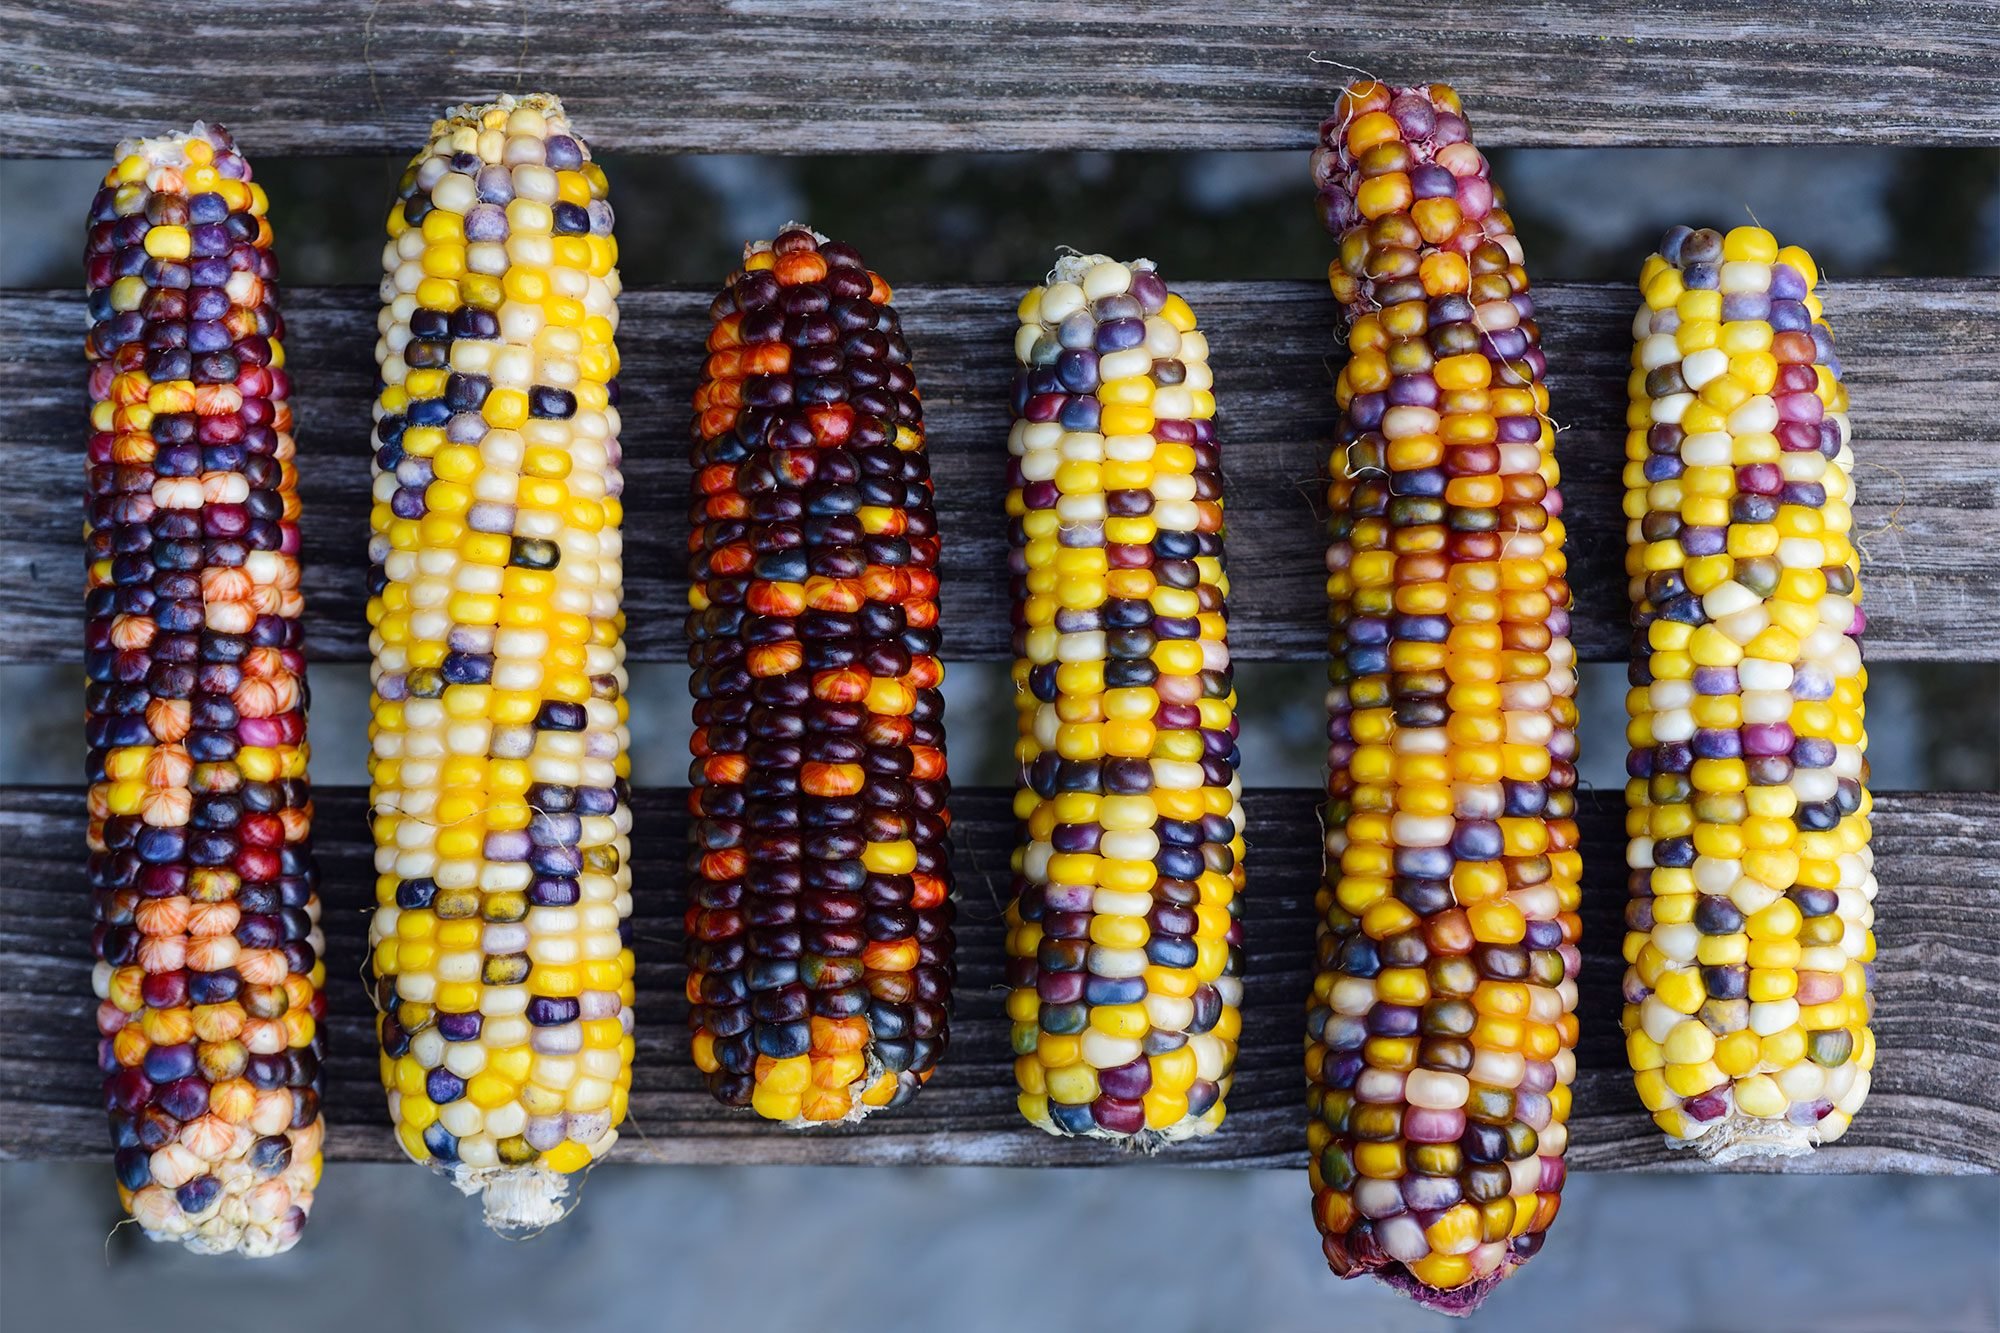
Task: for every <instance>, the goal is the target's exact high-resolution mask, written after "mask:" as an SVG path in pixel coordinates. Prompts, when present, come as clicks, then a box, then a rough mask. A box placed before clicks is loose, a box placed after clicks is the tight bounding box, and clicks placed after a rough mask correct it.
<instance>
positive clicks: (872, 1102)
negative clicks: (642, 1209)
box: [687, 225, 953, 1125]
mask: <svg viewBox="0 0 2000 1333" xmlns="http://www.w3.org/2000/svg"><path fill="white" fill-rule="evenodd" d="M889 302H890V291H889V287H888V284H887V283H885V282H883V281H882V279H881V278H880V277H879V276H877V275H876V274H874V273H871V272H869V271H868V269H867V268H866V267H865V266H864V265H863V264H862V262H861V258H860V256H859V255H857V254H856V253H855V251H854V250H853V248H852V247H850V246H846V245H842V244H839V243H838V242H833V241H828V240H827V239H825V238H824V237H822V236H819V235H818V234H817V233H815V232H812V231H810V230H808V229H806V228H804V227H801V226H797V225H794V226H790V227H787V228H786V229H785V230H784V231H782V232H780V233H779V235H778V236H777V238H776V239H775V240H774V241H767V242H760V243H758V244H755V245H752V246H749V247H748V248H747V249H746V251H745V255H744V264H743V267H742V269H741V270H739V271H738V272H736V273H735V274H733V275H732V276H731V277H730V280H729V284H728V286H727V287H726V288H725V289H724V290H723V292H722V293H721V295H719V296H718V297H716V299H715V303H714V306H713V307H712V309H713V314H714V319H715V324H714V328H713V330H712V331H711V332H710V334H709V339H708V360H707V362H706V364H705V366H704V369H703V372H702V381H701V385H700V387H699V388H698V389H697V391H696V393H695V404H694V405H695V420H694V432H693V433H694V444H693V448H692V451H691V460H692V462H693V465H694V474H695V475H694V494H693V508H692V512H691V514H690V519H691V523H692V532H691V534H690V539H689V551H690V554H689V569H688V572H689V578H690V582H691V585H692V586H691V588H690V590H689V604H690V606H691V607H692V610H691V611H690V613H689V615H688V618H687V633H688V641H689V654H688V660H689V664H690V665H691V666H692V667H693V668H694V670H693V675H692V676H691V678H690V687H691V689H692V691H693V694H694V698H695V706H694V722H695V731H694V738H693V749H694V762H693V765H692V767H691V769H690V773H689V784H690V786H691V787H692V789H693V790H692V791H691V792H690V793H689V805H690V809H691V811H692V813H693V815H694V826H693V852H692V855H691V857H690V862H689V865H690V870H691V872H692V876H693V878H692V883H691V887H690V892H689V898H690V902H689V906H688V913H687V961H688V979H687V997H688V1003H689V1005H690V1016H689V1021H690V1023H691V1025H692V1027H693V1030H694V1038H693V1053H694V1060H695V1064H696V1065H697V1066H698V1067H699V1068H700V1069H701V1071H702V1073H703V1075H704V1076H705V1077H706V1078H707V1080H708V1085H709V1088H710V1090H711V1091H712V1092H714V1094H715V1096H716V1097H717V1098H718V1099H720V1100H721V1101H723V1102H724V1103H726V1104H729V1105H733V1106H742V1105H748V1106H750V1107H752V1108H754V1109H755V1110H756V1112H757V1113H758V1114H759V1115H761V1116H764V1117H765V1118H767V1119H771V1120H777V1121H782V1122H786V1123H789V1124H794V1125H814V1124H824V1123H827V1122H830V1121H840V1120H851V1119H858V1118H859V1117H861V1116H863V1115H866V1114H867V1113H868V1112H869V1111H871V1110H874V1109H877V1108H880V1107H887V1106H898V1105H901V1104H903V1103H904V1102H906V1101H908V1100H909V1099H910V1098H911V1097H913V1096H915V1095H916V1092H917V1089H918V1088H919V1087H920V1086H922V1084H923V1083H924V1081H925V1080H927V1079H928V1078H929V1077H930V1075H931V1073H932V1071H933V1069H934V1068H935V1067H936V1064H937V1061H938V1058H939V1056H940V1055H942V1054H943V1052H944V1047H945V1041H946V1037H947V1035H948V1034H947V1026H946V1025H947V1019H948V1015H949V1008H950V1003H951V984H952V975H953V960H952V955H953V937H952V930H951V922H952V910H953V909H952V901H951V891H952V879H951V859H950V847H949V845H948V842H947V833H948V830H949V827H950V819H951V817H950V813H949V811H948V810H947V808H946V798H947V796H948V794H949V792H950V785H949V783H948V782H947V781H946V777H945V738H944V726H943V715H944V699H943V695H942V694H941V693H940V692H939V689H938V685H939V682H940V681H941V680H942V679H943V678H944V668H943V666H942V664H941V663H940V662H939V660H938V647H939V637H938V626H937V587H938V581H937V556H938V534H937V519H936V515H935V514H934V512H933V508H932V501H931V477H930V460H929V457H928V455H927V454H926V452H925V449H924V425H923V406H922V402H921V400H920V399H919V397H918V394H917V387H916V375H915V372H914V371H913V370H912V368H911V365H910V353H909V348H908V346H907V345H906V344H905V343H904V341H903V335H902V329H901V324H900V322H899V320H898V318H897V315H896V310H895V307H894V306H892V305H891V304H890V303H889Z"/></svg>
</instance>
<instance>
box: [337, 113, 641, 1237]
mask: <svg viewBox="0 0 2000 1333" xmlns="http://www.w3.org/2000/svg"><path fill="white" fill-rule="evenodd" d="M605 196H606V185H605V179H604V173H603V171H602V170H601V169H600V168H599V167H598V166H597V165H596V164H594V163H593V162H591V161H590V157H589V152H588V150H587V149H586V148H585V146H584V145H583V144H582V143H581V142H580V141H579V140H578V139H577V138H576V137H575V136H574V135H573V134H572V133H571V131H570V128H569V124H568V121H567V118H566V117H565V116H564V114H563V110H562V107H561V104H560V103H559V102H557V101H556V100H555V99H553V98H547V97H530V98H526V99H522V100H519V101H516V100H515V99H513V98H511V97H506V98H502V99H500V101H498V102H497V103H494V104H492V105H489V106H484V107H461V108H458V109H456V110H455V111H453V112H452V113H451V114H450V115H449V116H448V117H447V118H445V119H443V120H440V121H439V122H437V124H436V125H435V126H434V128H433V131H432V141H431V143H430V145H429V146H428V147H427V148H425V149H424V150H423V151H422V152H420V153H419V154H418V155H417V156H416V158H415V159H414V160H413V161H412V162H411V164H410V167H409V169H408V170H407V171H406V172H405V173H404V176H403V180H402V183H401V186H400V188H399V190H398V198H397V201H396V203H395V205H394V207H393V208H392V210H391V212H390V214H389V220H388V232H389V240H388V243H387V245H386V246H385V248H384V250H383V269H384V277H383V281H382V303H383V308H382V316H381V322H380V331H381V340H380V341H379V342H378V344H377V349H376V351H377V362H378V364H379V365H380V367H381V395H380V398H379V400H378V402H377V404H376V429H375V437H376V441H377V445H378V447H377V451H376V455H375V467H374V475H375V486H374V500H375V502H374V507H373V509H372V511H371V514H370V522H371V527H372V530H373V534H374V535H373V537H372V538H371V540H370V543H369V557H370V561H371V564H372V572H371V584H370V589H369V591H370V594H371V595H370V599H369V603H368V619H369V623H370V625H371V626H372V627H373V629H372V634H371V636H370V646H371V648H372V650H373V652H374V655H375V661H374V670H373V681H374V689H375V706H374V719H373V722H372V724H371V726H370V729H369V734H370V737H371V741H372V754H371V757H370V764H369V775H370V784H371V785H370V793H371V800H372V802H373V824H374V833H375V842H376V870H377V872H378V879H377V882H376V903H377V908H376V912H375V915H374V919H373V924H372V927H371V931H370V939H371V942H372V943H373V946H374V952H373V967H374V975H375V978H376V988H377V994H376V1002H377V1005H378V1008H379V1010H380V1016H379V1018H378V1028H379V1032H380V1038H381V1044H382V1078H383V1082H384V1085H385V1086H386V1088H387V1089H388V1093H389V1103H390V1108H391V1113H392V1115H393V1117H394V1119H395V1122H396V1132H397V1137H398V1139H399V1140H400V1141H401V1143H402V1146H403V1149H404V1151H405V1152H407V1153H408V1154H409V1155H410V1156H411V1157H412V1158H414V1159H415V1160H417V1161H421V1162H428V1163H431V1164H433V1165H434V1166H437V1167H438V1168H439V1169H441V1170H443V1171H444V1172H445V1173H446V1174H447V1175H449V1176H450V1177H451V1179H452V1180H453V1181H454V1182H455V1183H457V1184H459V1185H461V1186H462V1187H464V1188H467V1189H468V1190H470V1189H473V1188H478V1187H480V1186H490V1187H491V1188H489V1189H488V1190H487V1194H486V1200H487V1205H488V1217H489V1220H491V1221H493V1223H494V1224H495V1225H496V1226H516V1225H520V1226H532V1225H537V1224H539V1223H542V1222H545V1221H547V1220H550V1219H551V1218H553V1217H554V1216H557V1215H559V1205H558V1204H557V1202H556V1201H557V1200H558V1199H559V1198H560V1196H561V1194H562V1193H563V1190H564V1188H565V1184H564V1181H563V1176H564V1175H565V1174H566V1173H569V1172H574V1171H576V1170H579V1169H580V1168H582V1167H585V1166H587V1165H589V1164H590V1163H591V1162H592V1161H593V1160H595V1159H596V1158H598V1157H600V1156H602V1155H603V1154H604V1152H605V1151H606V1150H608V1149H609V1148H610V1146H611V1144H612V1143H613V1142H614V1141H615V1140H616V1138H617V1129H616V1126H617V1125H618V1123H619V1122H620V1121H622V1120H623V1118H624V1115H625V1104H626V1096H627V1090H628V1088H629V1086H630V1080H631V1061H632V1051H633V1039H632V1000H633V955H632V951H631V949H630V947H629V939H628V938H627V927H626V924H625V922H626V918H627V916H628V915H629V914H630V911H631V871H630V868H629V866H628V865H627V859H628V857H629V854H630V842H629V839H628V836H627V835H628V833H629V831H630V827H631V814H630V811H629V809H628V806H627V779H628V776H629V771H630V770H629V763H628V760H627V757H626V753H625V751H626V745H627V733H626V701H625V688H626V677H625V667H624V648H623V644H622V642H621V638H620V635H621V632H622V629H623V625H624V617H623V614H622V612H621V610H620V607H619V601H620V590H621V583H622V575H621V551H622V548H621V542H620V536H619V520H620V513H621V503H620V499H619V495H620V491H621V489H622V482H621V480H620V477H619V470H618V468H619V450H618V425H619V422H618V409H617V406H616V400H617V386H616V376H617V373H618V354H617V350H616V348H615V346H614V344H613V335H614V333H615V331H616V327H617V316H618V309H617V297H618V291H619V284H618V273H617V268H616V262H617V248H616V245H615V243H614V242H613V240H612V235H611V228H612V214H611V208H610V205H609V203H608V202H607V201H606V197H605Z"/></svg>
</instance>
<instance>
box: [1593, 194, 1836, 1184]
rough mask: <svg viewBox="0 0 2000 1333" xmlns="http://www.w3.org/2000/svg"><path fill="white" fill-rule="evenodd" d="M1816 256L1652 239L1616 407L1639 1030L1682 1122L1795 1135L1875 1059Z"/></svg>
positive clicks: (1668, 1120) (1752, 1141)
mask: <svg viewBox="0 0 2000 1333" xmlns="http://www.w3.org/2000/svg"><path fill="white" fill-rule="evenodd" d="M1817 279H1818V270H1817V268H1816V267H1815V266H1814V264H1813V261H1812V257H1811V256H1810V255H1808V254H1807V253H1806V252H1805V251H1804V250H1801V249H1799V248H1798V247H1796V246H1787V247H1785V248H1783V249H1780V248H1779V246H1778V243H1777V241H1776V240H1775V239H1774V238H1773V237H1772V235H1771V233H1770V232H1768V231H1765V230H1764V229H1763V228H1761V227H1738V228H1736V229H1735V230H1734V231H1731V232H1730V233H1729V234H1728V235H1726V236H1725V235H1722V234H1721V233H1719V232H1715V231H1711V230H1707V229H1703V230H1700V231H1692V230H1690V229H1688V228H1686V227H1675V228H1674V229H1673V230H1672V231H1670V232H1668V233H1667V236H1666V239H1665V240H1664V241H1663V242H1662V243H1661V246H1660V251H1659V253H1657V254H1655V255H1653V256H1652V257H1651V258H1650V259H1648V260H1647V261H1646V264H1645V268H1644V270H1643V271H1642V272H1641V274H1640V278H1639V286H1640V290H1641V292H1642V294H1643V296H1644V300H1643V303H1642V304H1641V306H1640V308H1639V313H1638V317H1637V318H1636V319H1635V320H1634V321H1633V325H1632V337H1633V341H1634V350H1633V354H1632V373H1631V380H1630V392H1631V410H1630V412H1629V413H1628V414H1627V417H1626V427H1627V433H1626V437H1625V459H1626V462H1625V518H1626V536H1627V541H1628V543H1629V545H1628V548H1627V554H1626V561H1625V572H1626V574H1627V575H1628V576H1629V578H1630V593H1631V598H1632V607H1633V612H1632V623H1633V626H1634V632H1633V642H1632V664H1631V686H1632V688H1631V690H1630V692H1629V693H1628V694H1627V696H1626V704H1627V708H1628V711H1629V712H1630V713H1631V717H1632V721H1631V724H1630V726H1629V727H1628V728H1627V732H1626V736H1627V739H1628V740H1629V741H1630V743H1631V746H1632V750H1631V756H1630V759H1629V760H1628V762H1627V768H1626V771H1627V773H1628V774H1629V775H1630V780H1629V781H1628V782H1627V783H1626V788H1625V794H1626V803H1627V806H1628V808H1629V809H1628V813H1627V815H1626V830H1625V831H1626V834H1627V835H1628V837H1629V838H1630V844H1629V847H1628V850H1627V858H1626V859H1627V864H1628V865H1629V866H1630V867H1631V874H1630V879H1629V884H1630V889H1631V894H1632V900H1631V902H1630V903H1628V904H1627V906H1626V909H1625V924H1626V927H1627V933H1626V936H1625V961H1626V962H1627V963H1628V964H1629V965H1630V966H1629V967H1628V969H1627V971H1626V973H1625V988H1624V993H1625V1011H1624V1027H1625V1049H1626V1053H1627V1055H1628V1057H1629V1058H1630V1061H1631V1065H1632V1069H1633V1071H1634V1073H1635V1075H1636V1078H1637V1083H1638V1089H1639V1096H1640V1098H1641V1100H1643V1101H1644V1102H1645V1104H1646V1109H1647V1110H1649V1111H1651V1112H1652V1113H1653V1119H1654V1120H1655V1121H1657V1122H1658V1123H1659V1126H1660V1128H1661V1129H1663V1130H1665V1131H1666V1133H1667V1139H1668V1142H1669V1143H1670V1144H1673V1145H1675V1146H1682V1145H1686V1144H1689V1143H1692V1144H1693V1145H1694V1147H1695V1148H1696V1150H1697V1151H1698V1152H1700V1153H1701V1154H1702V1155H1703V1156H1704V1157H1707V1158H1710V1159H1711V1160H1715V1161H1728V1160H1731V1159H1733V1158H1736V1157H1742V1156H1751V1155H1792V1154H1797V1153H1804V1152H1807V1151H1810V1149H1811V1148H1812V1146H1813V1145H1815V1144H1818V1143H1829V1142H1831V1141H1833V1140H1834V1139H1837V1138H1839V1137H1840V1136H1841V1135H1842V1134H1843V1133H1845V1132H1846V1130H1847V1125H1848V1122H1849V1121H1850V1120H1851V1119H1852V1118H1853V1116H1854V1113H1855V1112H1856V1111H1858V1110H1860V1109H1861V1103H1862V1101H1863V1100H1864V1099H1865V1098H1866V1097H1867V1096H1868V1085H1869V1073H1870V1070H1871V1069H1872V1068H1873V1067H1874V1064H1875V1038H1874V1034H1872V1033H1871V1032H1870V1031H1869V1029H1868V1020H1869V1016H1870V1013H1871V1012H1872V1003H1871V1000H1870V998H1869V993H1868V992H1869V972H1870V970H1871V964H1872V963H1873V962H1874V958H1875V937H1874V934H1873V932H1872V930H1871V927H1872V926H1873V925H1874V921H1875V909H1874V905H1873V904H1874V899H1875V875H1874V871H1873V866H1874V857H1873V855H1872V854H1871V853H1870V851H1869V848H1868V832H1869V830H1868V812H1869V810H1870V809H1871V806H1872V803H1871V801H1870V798H1869V795H1868V787H1867V783H1868V761H1867V757H1866V754H1867V748H1868V736H1867V733H1866V731H1864V730H1863V717H1864V713H1863V705H1862V694H1863V691H1864V690H1865V689H1866V687H1867V683H1868V673H1867V670H1866V669H1865V668H1864V667H1863V666H1862V664H1861V633H1862V630H1863V628H1864V627H1865V625H1866V623H1867V618H1866V617H1865V616H1864V615H1863V614H1862V612H1861V607H1860V604H1859V603H1860V600H1861V590H1860V586H1859V582H1858V574H1859V570H1860V561H1859V558H1858V556H1857V553H1856V551H1855V548H1854V544H1853V542H1852V541H1851V540H1850V537H1849V534H1850V533H1851V532H1852V530H1853V523H1854V513H1853V503H1854V480H1853V469H1854V455H1853V451H1852V449H1851V448H1850V447H1849V428H1848V424H1847V389H1846V388H1845V386H1843V385H1842V384H1841V382H1840V358H1839V357H1838V356H1836V355H1835V354H1834V346H1833V331H1832V330H1831V329H1830V328H1829V327H1828V326H1827V322H1826V320H1825V318H1824V316H1823V314H1822V312H1821V308H1820V299H1819V297H1818V296H1817V295H1815V294H1814V287H1815V285H1816V283H1817Z"/></svg>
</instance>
